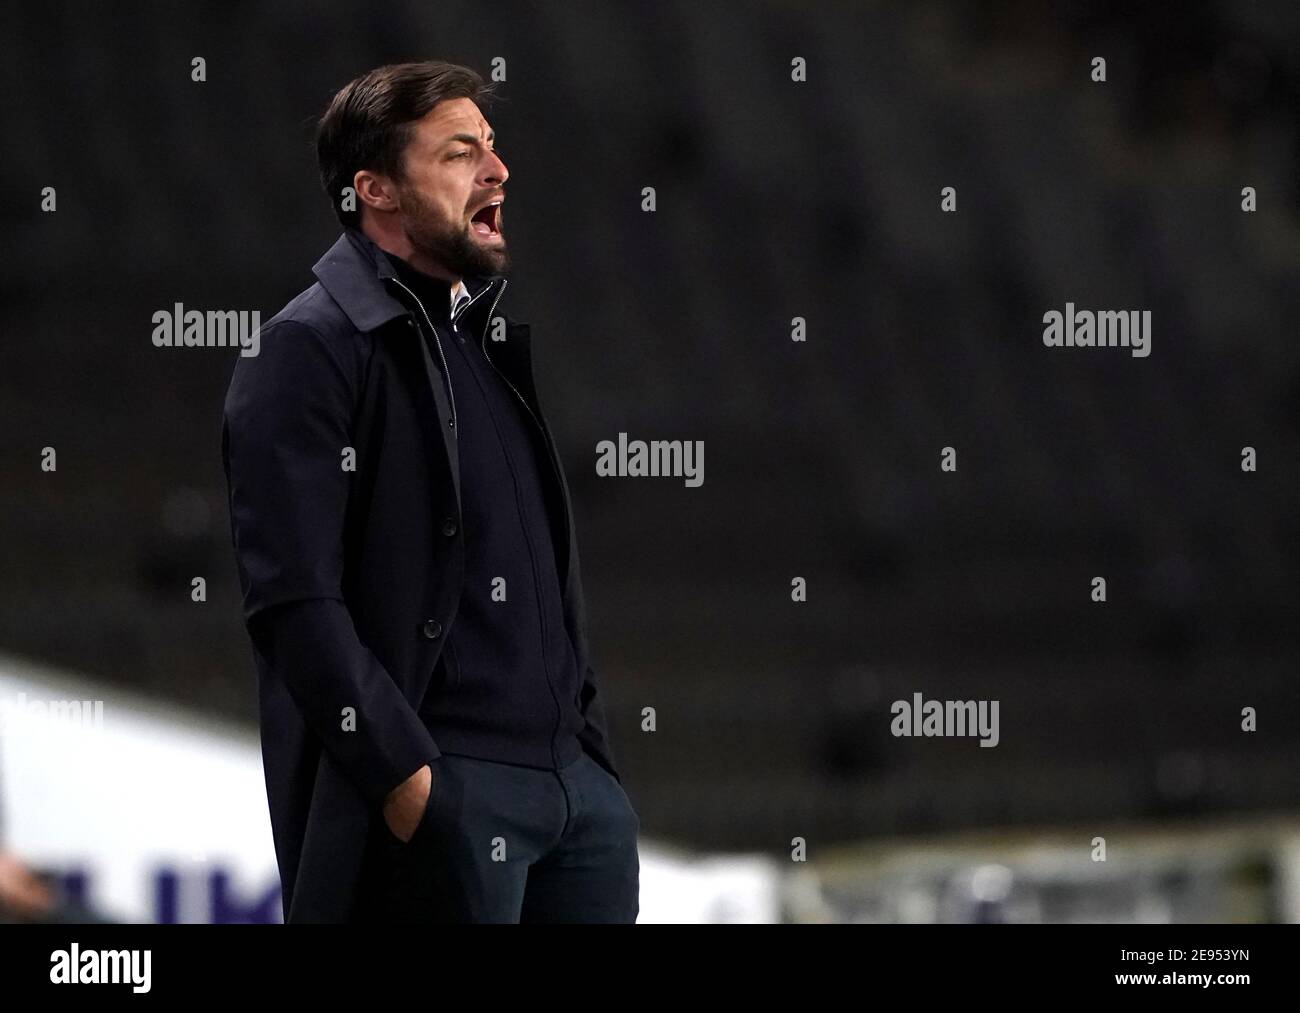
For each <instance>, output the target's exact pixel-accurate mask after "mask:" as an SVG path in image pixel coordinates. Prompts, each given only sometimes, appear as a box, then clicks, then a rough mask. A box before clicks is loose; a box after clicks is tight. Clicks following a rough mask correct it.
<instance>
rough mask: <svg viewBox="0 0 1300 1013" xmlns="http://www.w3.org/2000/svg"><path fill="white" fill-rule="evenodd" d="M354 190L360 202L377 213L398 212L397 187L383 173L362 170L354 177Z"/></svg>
mask: <svg viewBox="0 0 1300 1013" xmlns="http://www.w3.org/2000/svg"><path fill="white" fill-rule="evenodd" d="M352 188H353V189H354V190H356V192H357V200H358V201H360V202H361V203H362V204H365V205H367V206H369V207H371V208H373V209H374V210H376V211H396V210H397V206H398V205H397V187H396V186H394V184H393V181H392V180H391V179H389V178H388V177H387V176H385V175H383V174H382V173H377V172H371V171H370V170H369V169H361V170H360V171H358V172H357V174H356V175H355V176H353V177H352ZM358 210H360V209H359V208H358Z"/></svg>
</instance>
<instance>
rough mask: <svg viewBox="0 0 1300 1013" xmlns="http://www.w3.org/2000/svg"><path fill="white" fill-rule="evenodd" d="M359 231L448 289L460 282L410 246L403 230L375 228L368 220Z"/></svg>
mask: <svg viewBox="0 0 1300 1013" xmlns="http://www.w3.org/2000/svg"><path fill="white" fill-rule="evenodd" d="M360 231H361V233H362V235H364V236H365V237H366V238H367V239H369V240H370V241H371V242H372V243H374V244H375V245H376V246H378V247H379V248H380V249H381V250H383V251H384V252H385V253H387V254H389V255H390V256H393V257H397V258H398V259H400V260H401V261H403V262H404V263H405V264H407V265H408V266H410V267H412V268H414V269H415V270H416V271H419V272H420V274H423V275H426V276H427V277H429V278H432V279H435V280H437V281H439V282H441V283H442V284H443V285H446V286H447V287H448V289H454V288H455V287H456V286H457V284H459V283H460V281H461V279H460V277H459V276H458V275H455V274H452V273H451V272H450V271H448V270H447V269H446V268H445V267H443V266H442V265H441V264H439V263H438V262H437V261H435V260H432V259H431V258H429V257H427V256H425V255H424V254H423V253H421V252H420V251H419V250H417V249H416V248H415V247H414V246H412V245H411V241H410V240H409V239H407V238H406V233H405V232H403V231H401V230H398V231H397V232H396V233H394V232H392V230H388V229H382V228H377V227H376V226H375V225H374V224H373V223H372V222H369V221H367V222H363V223H362V224H361V226H360Z"/></svg>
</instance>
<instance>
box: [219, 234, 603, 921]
mask: <svg viewBox="0 0 1300 1013" xmlns="http://www.w3.org/2000/svg"><path fill="white" fill-rule="evenodd" d="M314 273H315V275H316V278H317V279H318V280H317V283H316V284H314V285H312V286H311V287H310V288H309V289H307V290H306V291H304V292H303V293H302V294H300V295H299V296H297V297H296V298H295V299H293V300H292V301H291V302H290V303H289V304H288V305H287V306H285V308H284V309H283V310H282V311H281V312H280V313H278V314H277V315H276V316H275V317H273V318H272V319H271V320H270V321H268V322H267V323H266V324H265V325H264V326H263V327H262V329H261V335H260V350H259V354H258V355H256V356H251V357H245V356H241V357H240V358H239V359H238V360H237V362H236V365H235V368H234V373H233V375H232V377H231V381H230V388H229V391H228V393H227V395H226V401H225V412H224V424H223V432H222V458H223V464H224V467H225V472H226V480H227V484H228V490H229V504H230V519H231V531H232V535H233V540H234V547H235V555H236V559H237V563H238V570H239V578H240V586H241V589H242V591H243V606H244V608H243V612H244V620H245V624H246V626H247V629H248V632H249V635H250V638H251V640H252V644H253V653H254V659H255V662H256V667H257V672H258V685H259V698H260V714H261V735H262V760H263V767H264V771H265V775H266V787H267V799H268V802H269V805H270V813H271V827H272V832H273V835H274V840H275V850H276V858H277V862H278V865H279V870H280V881H281V888H282V893H283V902H284V916H285V921H286V922H343V921H348V920H349V919H350V918H351V915H352V911H353V908H354V904H355V899H356V898H355V893H356V887H357V883H358V879H359V875H360V871H361V863H362V858H363V854H364V849H365V845H366V841H367V838H368V835H369V833H370V830H371V827H372V825H373V821H375V820H381V819H383V815H382V805H383V801H384V798H385V797H386V796H387V794H388V793H389V792H390V791H391V790H392V789H393V788H394V787H396V786H397V785H398V784H400V783H401V782H402V781H404V780H405V779H406V778H407V777H408V776H409V775H410V774H412V773H414V772H415V771H416V770H417V769H418V768H419V767H420V766H421V765H422V764H424V763H427V762H431V761H433V760H436V758H437V757H438V756H439V755H440V753H439V751H438V748H437V745H436V743H435V742H434V740H433V738H432V736H431V734H430V732H429V730H428V729H427V728H426V726H425V724H424V723H423V722H422V720H421V719H420V718H419V716H418V715H417V709H418V708H419V706H420V702H421V700H422V699H423V697H424V694H425V691H426V689H427V688H428V684H429V681H430V678H431V676H432V673H434V672H435V670H436V668H437V666H438V662H439V658H440V654H441V651H442V648H443V645H444V643H446V640H447V637H446V636H444V635H442V632H443V631H446V630H449V629H450V628H451V625H452V623H453V621H454V620H455V617H456V610H457V606H458V604H459V602H460V598H461V587H462V582H463V578H464V571H465V552H464V545H463V539H462V538H461V537H457V535H458V533H459V532H460V531H462V530H463V525H462V524H461V518H460V465H459V461H458V459H457V449H456V437H455V435H454V432H453V431H451V430H449V429H447V427H445V426H443V425H442V424H441V422H440V420H441V419H443V418H445V417H446V415H447V401H446V398H447V393H446V387H445V386H444V381H443V377H442V373H441V371H440V368H441V367H440V363H438V362H436V361H435V360H434V358H433V357H432V356H431V355H430V353H429V348H428V347H427V345H426V343H425V342H424V341H423V340H421V337H420V332H419V330H418V326H417V325H416V323H415V320H414V318H413V316H412V313H411V311H410V310H408V308H407V306H406V305H404V304H403V302H401V301H399V299H398V298H396V297H395V295H394V290H393V289H392V288H390V287H389V285H390V284H391V283H389V282H388V281H387V280H386V279H389V278H391V277H392V276H393V269H392V266H391V264H390V263H389V261H388V260H387V258H386V257H385V255H384V254H383V253H382V251H380V250H379V249H378V247H376V246H375V245H374V244H373V243H372V242H370V240H369V239H367V238H366V237H365V236H364V235H362V234H361V233H360V232H357V231H355V230H352V229H348V230H346V231H345V232H344V234H343V235H342V236H341V237H340V238H339V240H338V241H337V242H336V243H335V244H334V246H333V247H332V248H331V249H330V250H329V251H328V252H327V253H326V254H325V256H324V257H322V258H321V260H320V262H319V263H317V264H316V266H315V268H314ZM465 283H466V286H467V288H469V290H470V293H471V295H473V296H479V295H482V296H483V297H482V298H475V300H474V304H473V306H472V311H471V308H467V309H466V310H465V312H464V314H463V317H462V318H463V319H466V320H468V321H469V322H470V326H472V327H473V328H474V334H475V335H476V336H480V335H481V334H482V331H483V329H484V328H485V327H487V326H488V325H489V323H490V321H489V316H491V315H492V314H495V315H496V316H498V317H500V318H501V319H502V320H503V321H504V323H505V328H506V340H505V341H503V342H499V343H494V345H493V349H492V360H493V362H494V363H495V364H496V365H497V367H498V368H499V369H500V371H501V372H502V373H503V374H504V375H505V376H506V378H507V379H508V380H509V381H510V382H511V383H512V384H513V385H514V386H515V387H516V388H517V389H518V391H519V392H520V394H521V395H522V396H523V398H524V399H525V400H526V401H527V403H528V406H529V407H530V408H531V409H532V410H533V412H534V413H535V414H536V416H537V419H538V421H539V422H540V424H541V427H542V431H543V433H544V436H545V442H546V445H547V447H548V448H549V450H550V454H551V457H552V462H553V465H554V467H555V469H556V470H557V472H558V474H559V477H560V486H561V490H562V493H563V498H564V512H565V516H566V518H567V528H568V537H567V539H566V542H567V553H566V555H567V559H566V560H565V561H563V566H562V569H561V571H560V576H561V580H562V586H563V602H564V612H565V627H566V629H567V631H568V634H569V636H570V638H571V640H572V642H573V646H574V651H575V655H576V657H577V660H578V667H579V670H580V671H581V672H583V673H585V675H584V681H583V684H582V687H581V690H580V694H579V697H578V699H577V700H576V701H575V702H576V703H577V704H578V706H579V708H580V710H581V712H582V715H583V717H584V719H585V721H586V724H585V726H584V727H583V729H582V731H581V732H580V733H579V739H580V741H581V743H582V746H583V748H584V749H585V750H586V751H587V752H588V753H590V754H591V756H592V757H593V758H594V759H595V760H596V761H597V762H598V763H600V764H601V765H602V766H603V767H605V769H607V770H608V771H609V772H610V773H611V774H612V775H614V777H615V778H618V777H619V774H618V771H617V769H616V768H615V764H614V760H613V756H612V753H611V750H610V747H609V742H608V734H607V731H606V725H605V715H604V709H603V705H602V698H601V696H600V695H599V694H598V693H597V681H596V677H595V673H594V671H593V669H592V666H591V663H590V660H589V656H588V647H587V635H586V613H585V606H584V602H583V594H582V584H581V578H580V574H579V568H578V553H577V539H576V537H575V531H574V526H573V513H572V506H571V501H570V496H569V489H568V483H567V480H566V479H565V478H564V471H563V467H562V465H561V463H560V459H559V455H558V453H557V451H556V448H555V441H554V439H553V437H552V435H551V432H550V429H549V427H548V426H547V424H546V422H545V418H544V416H543V414H542V409H541V405H540V404H539V402H538V399H537V391H536V388H535V385H534V382H533V371H532V363H531V356H530V344H529V327H528V325H527V324H523V323H515V322H512V321H511V320H510V319H509V318H508V317H506V316H505V315H504V314H503V313H501V312H499V310H497V309H496V302H497V299H498V298H499V295H500V293H499V291H496V289H497V288H499V287H501V286H503V285H504V279H502V278H500V277H485V278H466V279H465ZM484 287H488V288H489V289H490V290H489V291H487V292H486V293H484V292H483V291H482V289H483V288H484ZM349 453H351V454H352V455H353V456H354V460H355V464H354V466H353V467H352V468H351V469H349V468H346V467H345V466H344V461H345V455H347V454H349Z"/></svg>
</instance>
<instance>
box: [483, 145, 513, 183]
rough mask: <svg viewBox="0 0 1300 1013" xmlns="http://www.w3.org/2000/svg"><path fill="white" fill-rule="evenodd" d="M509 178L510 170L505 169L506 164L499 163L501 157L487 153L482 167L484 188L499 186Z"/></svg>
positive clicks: (492, 152)
mask: <svg viewBox="0 0 1300 1013" xmlns="http://www.w3.org/2000/svg"><path fill="white" fill-rule="evenodd" d="M509 178H510V170H509V169H507V168H506V163H505V162H503V161H501V156H500V155H498V154H497V153H496V152H495V151H491V150H489V151H488V157H487V161H486V162H485V163H484V165H483V184H484V185H485V186H500V185H501V184H502V183H504V182H505V181H506V180H508V179H509Z"/></svg>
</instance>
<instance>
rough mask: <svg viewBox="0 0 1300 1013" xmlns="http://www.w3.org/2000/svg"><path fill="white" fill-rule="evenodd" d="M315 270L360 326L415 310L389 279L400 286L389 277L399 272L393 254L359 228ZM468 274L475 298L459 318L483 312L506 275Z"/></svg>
mask: <svg viewBox="0 0 1300 1013" xmlns="http://www.w3.org/2000/svg"><path fill="white" fill-rule="evenodd" d="M312 273H313V274H314V275H316V277H317V279H318V280H319V281H320V283H321V286H322V287H323V288H324V289H325V291H326V292H328V293H329V295H330V298H331V299H333V300H334V301H335V302H336V303H338V304H339V307H340V308H341V309H342V310H343V312H344V313H346V314H347V316H348V319H349V320H351V321H352V324H353V326H354V327H356V329H357V330H359V331H363V332H364V331H373V330H377V329H378V328H380V327H382V326H383V325H384V324H386V323H388V322H389V321H390V320H392V319H394V318H395V317H403V316H407V315H408V314H409V313H410V312H411V311H410V309H409V308H408V307H407V306H406V305H405V304H403V303H402V302H401V301H400V300H399V299H398V298H397V297H396V296H395V295H394V294H393V289H392V288H390V284H392V285H393V287H394V288H395V286H396V282H392V281H390V280H391V279H394V278H395V277H396V272H395V271H394V270H393V265H392V262H391V261H390V260H389V259H388V255H387V254H386V253H385V252H384V251H383V250H381V249H380V248H379V247H378V246H377V245H376V244H375V242H374V240H372V239H371V238H370V237H369V236H367V235H366V234H365V233H363V232H361V231H360V230H359V229H353V228H347V229H344V230H343V234H342V235H341V236H339V238H338V240H337V241H336V242H335V243H334V245H333V246H331V247H330V248H329V250H327V251H326V253H325V256H323V257H321V259H320V260H318V261H317V262H316V266H315V267H313V268H312ZM464 280H465V287H466V288H467V289H468V290H469V294H470V301H469V302H465V303H462V304H461V307H460V314H458V317H457V318H458V319H459V317H460V316H461V315H465V314H471V315H473V316H477V314H478V313H479V312H483V311H484V310H485V309H486V307H487V306H489V305H490V304H491V303H492V302H493V299H494V297H495V295H496V294H497V292H499V291H500V289H501V287H502V285H503V282H504V280H505V279H504V278H503V277H502V276H500V275H487V276H473V275H471V276H469V277H466V278H465V279H464ZM488 290H492V291H488ZM398 291H400V289H398Z"/></svg>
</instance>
